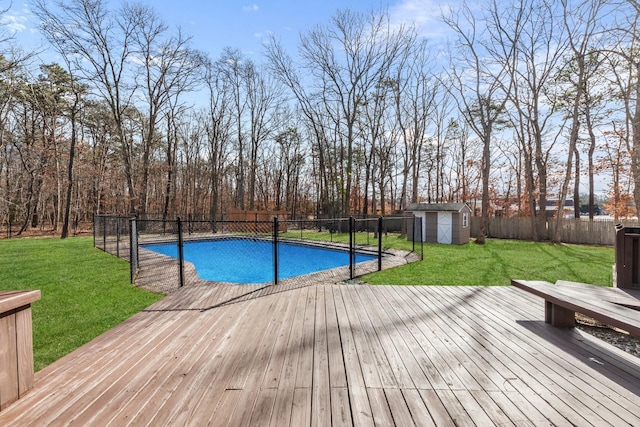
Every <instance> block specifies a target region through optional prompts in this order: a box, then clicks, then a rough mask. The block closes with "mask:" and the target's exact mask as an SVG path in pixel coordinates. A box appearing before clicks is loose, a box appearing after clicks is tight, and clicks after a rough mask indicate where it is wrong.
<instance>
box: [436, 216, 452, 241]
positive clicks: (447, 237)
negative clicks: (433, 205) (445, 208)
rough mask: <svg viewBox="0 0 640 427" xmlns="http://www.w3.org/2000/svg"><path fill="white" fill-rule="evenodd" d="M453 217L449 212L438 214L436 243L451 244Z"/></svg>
mask: <svg viewBox="0 0 640 427" xmlns="http://www.w3.org/2000/svg"><path fill="white" fill-rule="evenodd" d="M452 229H453V215H452V213H451V212H438V243H444V244H447V245H450V244H451V230H452Z"/></svg>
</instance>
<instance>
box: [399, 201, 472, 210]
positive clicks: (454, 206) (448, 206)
mask: <svg viewBox="0 0 640 427" xmlns="http://www.w3.org/2000/svg"><path fill="white" fill-rule="evenodd" d="M465 208H466V209H468V210H469V211H471V208H470V207H469V206H467V204H466V203H412V204H411V205H410V206H409V207H408V208H407V209H406V210H407V211H409V212H414V211H420V212H461V211H462V210H463V209H465Z"/></svg>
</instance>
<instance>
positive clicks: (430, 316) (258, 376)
mask: <svg viewBox="0 0 640 427" xmlns="http://www.w3.org/2000/svg"><path fill="white" fill-rule="evenodd" d="M247 291H251V293H248V292H247ZM30 425H33V426H43V425H78V426H87V425H99V426H107V425H109V426H124V425H136V426H137V425H153V426H157V425H177V426H198V425H213V426H224V425H231V426H243V425H250V426H261V425H265V426H266V425H273V426H287V425H291V426H304V425H309V426H311V425H313V426H315V425H319V426H325V425H326V426H329V425H334V426H342V425H347V426H350V425H358V426H360V425H363V426H372V425H382V426H390V425H398V426H410V425H420V426H429V425H443V426H447V425H450V426H453V425H460V426H465V425H478V426H487V425H515V426H526V425H579V426H586V425H593V426H602V425H614V426H622V425H636V426H638V425H640V359H638V358H636V357H633V356H630V355H628V354H626V353H623V352H621V351H619V350H617V349H615V348H613V347H610V346H609V345H607V344H604V343H602V342H600V341H598V340H596V339H594V338H590V337H589V336H588V335H586V334H584V333H582V332H580V331H577V330H562V329H557V328H553V327H551V326H549V325H547V324H545V323H544V303H543V300H542V299H541V298H539V297H536V296H532V295H530V294H528V293H526V292H524V291H521V290H519V289H515V288H512V287H395V286H389V287H384V286H378V287H372V286H366V285H346V284H324V285H323V284H314V285H308V286H295V285H294V284H290V285H279V287H268V288H264V289H252V288H251V287H247V286H244V287H242V286H228V285H227V286H195V287H190V288H184V289H181V290H179V291H177V292H175V293H173V294H171V295H169V296H168V297H167V298H165V299H164V300H163V301H161V302H159V303H157V304H155V305H153V306H152V307H150V308H149V309H148V310H146V311H144V312H141V313H139V314H137V315H136V316H134V317H132V318H131V319H129V320H127V321H126V322H124V323H123V324H121V325H119V326H118V327H116V328H114V329H112V330H110V331H108V332H107V333H105V334H103V335H102V336H100V337H98V338H97V339H95V340H94V341H92V342H90V343H89V344H87V345H85V346H83V347H81V348H80V349H78V350H77V351H75V352H73V353H71V354H70V355H68V356H66V357H64V358H63V359H61V360H59V361H57V362H56V363H54V364H52V365H50V366H48V367H47V368H45V369H43V370H42V371H40V372H38V373H37V374H36V382H35V388H34V390H32V391H31V392H30V393H29V394H28V395H27V396H26V397H25V398H23V399H21V400H20V401H18V402H16V403H14V404H13V405H11V406H10V407H9V408H8V409H7V410H5V411H2V412H0V426H30Z"/></svg>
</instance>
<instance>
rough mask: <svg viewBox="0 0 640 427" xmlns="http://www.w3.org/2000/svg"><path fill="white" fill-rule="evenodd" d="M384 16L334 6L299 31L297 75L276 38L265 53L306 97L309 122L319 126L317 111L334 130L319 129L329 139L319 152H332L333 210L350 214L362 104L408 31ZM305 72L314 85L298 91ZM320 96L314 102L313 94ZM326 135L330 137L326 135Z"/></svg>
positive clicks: (281, 75) (299, 95) (282, 76)
mask: <svg viewBox="0 0 640 427" xmlns="http://www.w3.org/2000/svg"><path fill="white" fill-rule="evenodd" d="M388 19H389V18H388V15H387V14H385V13H383V14H376V13H370V14H368V15H363V14H358V13H355V12H353V11H350V10H340V11H338V12H337V13H336V14H335V15H334V16H333V18H332V20H331V25H328V26H317V27H316V28H314V29H312V30H310V31H308V32H307V33H305V34H302V35H301V36H300V46H299V52H300V60H301V65H300V66H299V69H300V70H301V72H300V73H299V74H296V73H295V71H294V72H291V71H288V70H286V69H285V67H286V66H287V65H292V63H291V61H290V60H289V59H288V58H287V57H286V56H285V55H283V54H282V51H281V50H280V49H278V46H277V45H276V44H274V43H272V44H271V46H270V47H269V48H268V56H269V58H270V59H271V63H272V64H273V67H274V68H275V70H276V73H277V75H278V76H279V78H280V79H282V80H283V81H284V82H285V83H286V84H287V85H288V86H289V88H290V89H292V91H293V92H294V94H295V95H296V97H297V98H298V99H300V98H302V97H304V98H305V100H304V105H306V107H304V108H303V109H305V110H306V111H305V115H306V114H313V115H314V116H315V117H314V118H313V122H312V123H313V126H314V128H315V129H316V130H320V126H321V125H320V123H325V120H320V119H318V117H317V115H320V116H321V117H322V116H325V117H326V118H327V120H326V122H327V123H330V124H331V125H332V129H333V132H332V133H328V132H322V133H321V134H319V136H320V138H318V140H319V141H322V142H324V143H326V142H330V144H329V145H328V146H325V147H322V148H321V150H322V153H323V154H324V153H325V152H329V153H331V156H332V157H333V159H330V160H329V162H332V163H333V164H335V165H336V170H335V175H333V176H332V174H326V175H327V176H328V177H329V180H330V182H329V184H330V185H333V186H335V193H336V195H337V196H338V200H337V201H336V202H337V203H338V205H339V208H338V210H337V212H336V213H339V214H349V213H351V196H352V194H351V192H352V185H353V179H354V177H353V172H354V154H355V146H356V140H357V138H358V135H359V132H358V123H359V120H360V115H361V114H362V109H361V106H362V105H363V104H364V102H365V99H366V97H367V96H368V95H369V94H370V93H372V92H373V91H374V89H375V86H376V85H377V84H378V83H379V82H381V81H383V80H385V79H387V78H388V77H389V73H390V71H391V69H392V65H393V64H394V62H395V61H396V60H397V59H398V58H399V56H400V55H401V52H402V49H404V48H405V46H406V41H407V40H408V39H410V37H409V34H410V33H411V31H412V30H410V29H407V28H404V27H401V28H394V27H392V26H391V25H390V24H389V21H388ZM302 73H304V74H305V75H306V76H308V80H307V81H308V85H309V87H312V88H313V89H312V90H306V89H305V90H301V88H302V85H303V84H302V81H301V78H300V74H302ZM314 98H315V99H317V100H319V103H321V104H315V102H314V101H312V99H314ZM329 135H330V137H329Z"/></svg>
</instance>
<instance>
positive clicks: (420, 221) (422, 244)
mask: <svg viewBox="0 0 640 427" xmlns="http://www.w3.org/2000/svg"><path fill="white" fill-rule="evenodd" d="M422 219H423V217H419V218H418V226H419V227H420V260H423V259H424V237H423V236H422ZM414 243H415V242H414Z"/></svg>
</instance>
